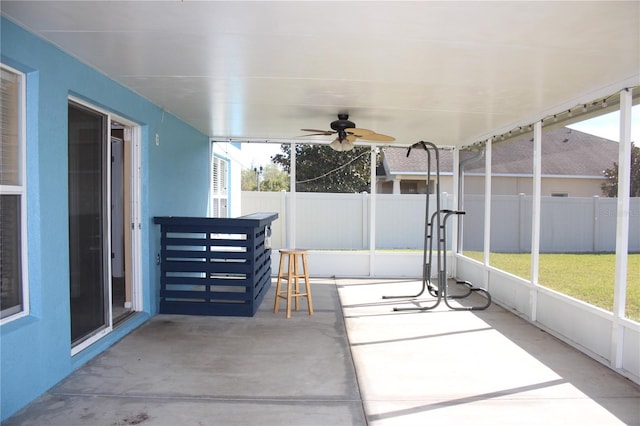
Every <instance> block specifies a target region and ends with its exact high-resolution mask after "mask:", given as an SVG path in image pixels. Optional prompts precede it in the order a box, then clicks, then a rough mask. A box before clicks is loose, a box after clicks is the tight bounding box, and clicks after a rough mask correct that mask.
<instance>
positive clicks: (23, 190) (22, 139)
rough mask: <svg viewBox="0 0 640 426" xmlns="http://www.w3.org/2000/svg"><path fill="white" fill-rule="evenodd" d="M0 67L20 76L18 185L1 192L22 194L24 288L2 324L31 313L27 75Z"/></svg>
mask: <svg viewBox="0 0 640 426" xmlns="http://www.w3.org/2000/svg"><path fill="white" fill-rule="evenodd" d="M0 67H1V68H2V69H3V70H5V71H8V72H11V73H13V74H15V75H17V76H18V145H19V148H18V149H19V150H18V157H19V159H18V168H19V171H18V174H19V182H20V183H19V184H18V185H2V184H0V194H2V195H19V196H20V243H21V247H20V267H21V274H22V275H21V283H20V286H21V290H22V306H21V307H20V308H19V310H18V311H16V312H15V313H12V314H9V315H8V316H7V317H5V318H2V319H0V325H3V324H6V323H8V322H10V321H14V320H16V319H18V318H21V317H24V316H27V315H29V313H30V305H29V274H28V271H29V268H28V263H29V262H28V250H27V247H28V244H27V176H26V168H27V161H26V157H27V155H26V152H27V148H26V146H27V141H26V116H27V110H26V75H25V74H24V73H22V72H20V71H18V70H16V69H15V68H12V67H10V66H8V65H5V64H2V63H0Z"/></svg>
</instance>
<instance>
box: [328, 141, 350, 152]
mask: <svg viewBox="0 0 640 426" xmlns="http://www.w3.org/2000/svg"><path fill="white" fill-rule="evenodd" d="M329 147H330V148H331V149H333V150H334V151H338V152H343V151H351V150H352V149H353V148H354V147H355V145H354V144H353V142H350V141H348V140H347V139H344V140H342V141H341V140H340V138H335V139H334V140H333V142H331V143H330V144H329Z"/></svg>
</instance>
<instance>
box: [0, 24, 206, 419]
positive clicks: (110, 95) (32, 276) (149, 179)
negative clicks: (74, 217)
mask: <svg viewBox="0 0 640 426" xmlns="http://www.w3.org/2000/svg"><path fill="white" fill-rule="evenodd" d="M0 30H1V34H0V36H1V39H0V40H1V45H0V54H1V60H2V62H3V63H5V64H6V65H9V66H11V67H14V68H16V69H18V70H20V71H22V72H24V73H25V74H26V75H27V203H28V205H27V208H28V211H27V226H28V235H27V241H28V250H29V253H28V273H29V292H30V295H29V299H30V304H31V311H30V315H28V316H26V317H23V318H20V319H18V320H15V321H12V322H9V323H6V324H4V325H2V326H1V327H0V382H1V386H0V389H1V390H0V392H1V393H0V398H1V401H0V410H1V412H0V414H1V418H2V419H5V418H7V417H9V416H11V415H12V414H13V413H15V412H16V411H17V410H19V409H20V408H22V407H24V406H25V405H26V404H28V403H29V402H30V401H32V400H33V399H34V398H36V397H38V396H39V395H41V394H42V393H43V392H45V391H46V390H47V389H49V388H50V387H52V386H53V385H55V384H56V383H58V382H59V381H60V380H62V379H63V378H64V377H66V376H67V375H68V374H69V373H71V372H72V371H73V370H75V369H77V368H78V367H80V366H81V365H82V364H84V363H85V362H87V361H88V360H90V359H91V358H93V357H95V356H96V355H97V354H99V353H100V352H102V351H103V350H105V349H106V348H108V347H109V346H111V345H112V344H113V343H114V342H116V341H117V340H118V339H120V338H122V337H123V336H125V335H126V334H127V333H129V332H130V331H131V330H133V329H134V328H136V327H138V326H139V325H141V324H142V323H143V322H144V321H146V320H147V319H148V318H149V317H150V316H152V315H154V314H155V313H157V309H158V303H159V302H158V272H159V271H158V269H157V268H158V267H157V266H156V262H155V260H156V253H157V251H158V245H157V244H158V238H157V231H158V230H157V229H156V226H155V225H153V217H154V216H164V215H187V216H205V215H206V213H207V199H208V192H209V182H208V178H209V161H208V157H209V141H208V137H207V136H206V135H204V134H202V133H200V132H198V131H196V130H195V129H194V128H192V127H190V126H189V125H187V124H186V123H184V122H183V121H181V120H180V119H178V118H176V117H175V116H173V115H171V114H169V113H164V114H163V111H162V109H161V108H159V107H158V106H156V105H154V104H152V103H151V102H149V101H148V100H146V99H144V98H142V97H140V96H138V95H137V94H135V93H133V92H132V91H130V90H128V89H126V88H124V87H123V86H121V85H119V84H117V83H116V82H114V81H113V80H111V79H109V78H107V77H106V76H104V75H103V74H101V73H99V72H96V71H95V70H93V69H92V68H90V67H88V66H86V65H84V64H82V63H81V62H79V61H77V60H76V59H74V58H72V57H71V56H69V55H67V54H65V53H63V52H62V51H60V50H59V49H57V48H56V47H54V46H53V45H51V44H49V43H47V42H45V41H43V40H42V39H40V38H38V37H36V36H34V35H33V34H30V33H29V32H27V31H25V30H23V29H22V28H20V27H18V26H16V25H14V24H13V23H11V22H10V21H7V20H5V19H4V18H2V22H1V28H0ZM69 96H75V97H78V98H81V99H83V100H86V101H87V102H89V103H91V104H94V105H96V106H99V107H100V108H103V109H105V110H108V111H112V112H113V113H115V114H117V115H119V116H122V117H125V118H127V119H128V120H131V121H133V122H135V123H138V124H139V125H140V126H141V130H142V141H141V142H142V143H141V151H142V152H141V163H142V181H141V189H142V199H141V213H142V265H140V266H141V271H142V287H143V290H142V291H143V298H144V300H143V312H141V313H139V314H138V315H136V316H135V317H134V318H133V319H131V320H129V321H127V322H126V323H125V324H124V325H123V326H121V327H118V328H117V329H116V330H114V331H113V332H112V333H110V334H109V335H107V336H106V337H105V338H103V339H101V340H100V341H99V342H97V343H95V344H94V345H92V346H91V347H89V348H87V349H85V350H83V351H82V352H80V353H79V354H77V355H75V356H73V357H72V356H71V352H70V351H71V344H70V308H69V267H68V265H69V258H68V253H69V250H68V247H69V244H68V207H67V206H68V201H67V200H68V198H67V105H68V98H69ZM156 133H158V134H159V136H160V144H159V145H158V146H156V144H155V134H156Z"/></svg>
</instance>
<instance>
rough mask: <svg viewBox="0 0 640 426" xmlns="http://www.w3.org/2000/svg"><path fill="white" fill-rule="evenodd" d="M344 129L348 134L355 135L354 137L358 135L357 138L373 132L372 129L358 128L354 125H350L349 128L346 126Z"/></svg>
mask: <svg viewBox="0 0 640 426" xmlns="http://www.w3.org/2000/svg"><path fill="white" fill-rule="evenodd" d="M344 130H345V131H346V132H347V133H349V134H352V135H356V137H358V138H361V137H363V136H364V135H370V134H372V133H375V132H374V131H373V130H369V129H359V128H356V127H350V128H346V129H344Z"/></svg>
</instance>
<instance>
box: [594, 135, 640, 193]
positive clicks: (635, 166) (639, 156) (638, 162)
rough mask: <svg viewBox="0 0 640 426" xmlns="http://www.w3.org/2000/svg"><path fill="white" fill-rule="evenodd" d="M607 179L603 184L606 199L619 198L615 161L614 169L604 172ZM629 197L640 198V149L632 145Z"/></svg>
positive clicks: (616, 164)
mask: <svg viewBox="0 0 640 426" xmlns="http://www.w3.org/2000/svg"><path fill="white" fill-rule="evenodd" d="M603 174H604V177H605V178H606V179H607V180H606V181H605V182H603V183H602V186H601V187H602V194H603V195H604V196H605V197H617V196H618V163H617V162H615V161H614V163H613V167H611V168H609V169H606V170H604V171H603ZM629 196H631V197H640V147H637V146H635V145H634V143H633V142H632V143H631V187H630V191H629Z"/></svg>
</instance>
